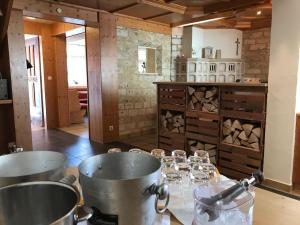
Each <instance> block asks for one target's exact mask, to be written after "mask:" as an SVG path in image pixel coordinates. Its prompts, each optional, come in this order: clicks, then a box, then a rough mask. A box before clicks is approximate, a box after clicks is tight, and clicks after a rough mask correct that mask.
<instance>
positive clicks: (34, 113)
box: [25, 34, 45, 129]
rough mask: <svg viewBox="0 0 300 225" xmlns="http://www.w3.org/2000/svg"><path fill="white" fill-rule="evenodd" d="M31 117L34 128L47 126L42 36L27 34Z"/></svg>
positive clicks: (26, 47)
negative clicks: (41, 50) (42, 64)
mask: <svg viewBox="0 0 300 225" xmlns="http://www.w3.org/2000/svg"><path fill="white" fill-rule="evenodd" d="M25 49H26V59H27V60H26V66H27V75H28V89H29V103H30V117H31V127H32V129H36V128H41V127H44V126H45V120H44V109H43V88H42V87H43V79H42V73H41V69H42V68H41V54H40V53H41V52H40V37H39V36H38V35H28V34H25Z"/></svg>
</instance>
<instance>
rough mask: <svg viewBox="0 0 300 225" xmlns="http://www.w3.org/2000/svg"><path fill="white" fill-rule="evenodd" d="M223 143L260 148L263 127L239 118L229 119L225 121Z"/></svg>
mask: <svg viewBox="0 0 300 225" xmlns="http://www.w3.org/2000/svg"><path fill="white" fill-rule="evenodd" d="M223 136H224V139H223V143H227V144H233V145H238V146H245V147H248V148H254V149H256V150H259V143H260V137H261V128H260V127H257V126H255V125H253V124H250V123H241V122H240V121H239V120H232V119H227V120H225V121H224V122H223Z"/></svg>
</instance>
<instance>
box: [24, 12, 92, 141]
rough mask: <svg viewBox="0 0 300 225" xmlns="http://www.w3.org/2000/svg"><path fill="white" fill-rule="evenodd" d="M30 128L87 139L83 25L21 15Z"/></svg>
mask: <svg viewBox="0 0 300 225" xmlns="http://www.w3.org/2000/svg"><path fill="white" fill-rule="evenodd" d="M24 34H25V44H26V57H27V65H28V86H29V99H30V114H31V124H32V125H31V127H32V130H35V129H44V128H47V129H52V128H54V129H60V130H62V131H64V132H67V133H71V134H73V135H76V136H80V137H84V138H89V119H88V102H89V101H88V86H87V67H86V41H85V27H83V26H79V25H73V24H67V23H61V22H54V21H49V20H43V19H36V18H32V17H25V18H24Z"/></svg>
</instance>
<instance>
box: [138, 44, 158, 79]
mask: <svg viewBox="0 0 300 225" xmlns="http://www.w3.org/2000/svg"><path fill="white" fill-rule="evenodd" d="M138 69H139V73H141V74H143V73H157V71H156V49H155V48H149V47H144V46H139V47H138Z"/></svg>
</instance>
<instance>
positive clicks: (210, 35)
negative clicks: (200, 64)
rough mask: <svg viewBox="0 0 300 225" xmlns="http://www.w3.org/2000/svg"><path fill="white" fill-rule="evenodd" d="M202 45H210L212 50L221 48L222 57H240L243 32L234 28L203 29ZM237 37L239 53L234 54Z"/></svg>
mask: <svg viewBox="0 0 300 225" xmlns="http://www.w3.org/2000/svg"><path fill="white" fill-rule="evenodd" d="M203 31H204V32H203V44H202V47H206V46H211V47H214V50H216V49H221V50H222V58H235V59H240V58H241V55H242V46H243V43H242V41H243V32H242V31H240V30H235V29H209V30H203ZM237 38H238V39H239V41H240V45H239V54H238V55H236V43H235V42H236V39H237Z"/></svg>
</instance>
